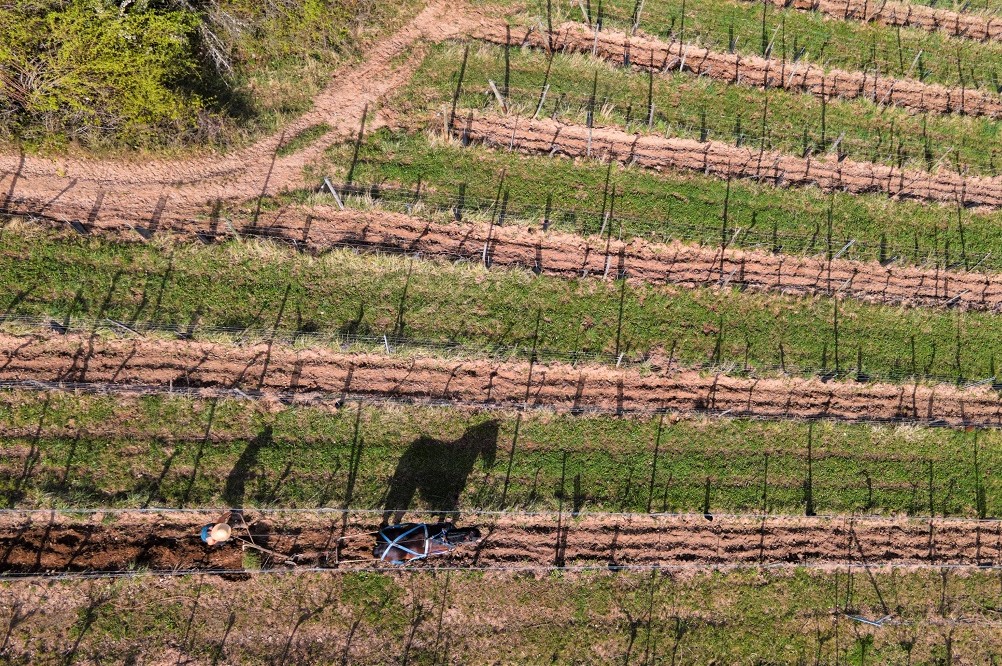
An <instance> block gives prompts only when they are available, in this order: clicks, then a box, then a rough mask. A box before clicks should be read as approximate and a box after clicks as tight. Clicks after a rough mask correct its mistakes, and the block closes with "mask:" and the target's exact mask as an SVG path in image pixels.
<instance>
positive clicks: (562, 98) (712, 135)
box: [460, 69, 999, 176]
mask: <svg viewBox="0 0 1002 666" xmlns="http://www.w3.org/2000/svg"><path fill="white" fill-rule="evenodd" d="M512 71H513V72H516V73H517V72H518V71H519V70H517V69H512ZM523 71H524V72H525V73H535V72H534V70H523ZM596 80H597V79H596ZM554 87H555V84H547V86H546V90H547V94H546V95H543V94H542V93H543V90H541V89H537V88H527V87H517V86H509V87H508V88H507V89H506V90H507V95H505V93H502V96H503V97H502V99H503V101H504V105H503V108H504V110H505V111H506V112H514V111H516V110H517V111H519V112H520V113H523V114H525V115H526V116H532V117H549V118H551V119H554V120H556V119H559V118H562V117H567V116H580V117H587V116H588V115H589V114H591V115H592V117H598V116H602V117H605V118H608V119H611V120H613V121H614V122H616V123H622V124H623V125H625V130H624V131H626V132H630V131H631V130H632V131H635V132H640V133H647V134H658V133H663V134H665V135H667V136H675V137H680V138H690V139H699V140H700V141H704V142H705V141H708V140H716V141H720V142H723V143H734V144H735V145H736V146H739V147H740V146H745V145H749V146H755V147H764V148H765V149H766V150H779V151H783V152H791V153H796V154H800V155H803V156H807V155H823V154H825V153H829V154H831V155H833V156H838V157H839V158H840V159H843V158H845V157H847V156H848V157H853V158H856V159H859V160H863V161H871V162H875V163H882V164H888V165H894V166H895V167H899V168H900V167H902V166H905V167H907V168H915V169H920V170H924V171H926V172H928V173H931V172H932V171H933V170H935V169H937V168H939V167H940V166H943V165H947V166H949V167H951V168H952V169H953V170H955V171H957V172H958V173H960V172H965V171H971V170H970V166H971V165H970V164H969V163H968V161H965V160H964V159H963V158H964V156H965V153H964V152H962V151H966V157H967V158H968V160H969V159H974V160H978V165H977V168H976V169H975V170H973V172H971V175H990V176H997V175H998V166H999V155H998V151H997V148H993V149H992V150H990V151H989V150H986V149H985V147H984V146H981V147H980V148H972V147H970V146H968V145H966V142H965V143H964V144H961V145H951V146H946V147H939V146H935V147H934V146H933V144H932V141H931V140H930V139H928V138H926V139H924V140H923V138H922V137H914V136H911V135H908V134H904V133H902V132H901V131H900V130H895V129H894V128H893V127H892V128H889V129H887V130H872V131H871V132H870V133H869V134H865V133H864V132H862V131H860V130H859V129H858V128H856V127H853V126H852V125H842V126H840V125H836V124H835V123H834V122H831V121H828V123H826V124H822V123H821V121H818V125H817V126H815V127H808V126H807V125H804V124H803V123H791V122H784V121H783V115H784V114H785V112H784V111H782V110H780V111H779V112H775V111H773V112H772V113H771V114H770V110H769V107H768V105H766V106H760V107H759V108H757V109H749V110H748V112H747V113H739V114H725V113H721V112H719V111H707V109H706V108H705V106H704V107H703V108H700V109H694V108H691V107H687V106H684V105H681V104H679V105H677V106H674V107H673V108H671V109H663V108H661V106H658V105H656V104H654V103H653V102H649V101H648V100H643V99H629V98H626V97H624V96H623V95H622V94H617V93H616V92H615V91H612V92H610V91H608V90H603V91H602V95H601V96H589V95H584V94H574V93H568V92H567V91H560V90H556V89H554ZM470 88H474V89H472V90H471V89H470ZM460 100H461V101H463V102H467V101H468V102H469V103H471V104H470V105H471V106H473V105H475V106H476V107H478V108H481V109H486V108H496V107H498V106H500V105H501V102H499V101H498V97H497V95H496V94H495V93H494V91H493V90H491V89H490V87H489V84H488V83H486V82H485V83H484V87H483V88H477V87H476V86H468V87H467V89H466V90H464V91H463V92H462V93H461V95H460ZM649 104H650V105H649ZM777 116H778V118H779V119H778V120H777ZM724 126H726V129H724ZM951 158H952V159H951ZM950 162H953V164H950Z"/></svg>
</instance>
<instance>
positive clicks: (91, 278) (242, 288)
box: [0, 229, 1002, 381]
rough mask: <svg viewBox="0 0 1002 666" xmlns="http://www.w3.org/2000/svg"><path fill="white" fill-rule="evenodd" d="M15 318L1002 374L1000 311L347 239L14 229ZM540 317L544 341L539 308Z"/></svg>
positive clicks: (952, 374) (8, 249)
mask: <svg viewBox="0 0 1002 666" xmlns="http://www.w3.org/2000/svg"><path fill="white" fill-rule="evenodd" d="M0 289H3V290H5V293H7V294H9V298H8V299H6V300H5V301H4V302H0V308H2V312H3V313H4V314H5V316H6V317H11V316H16V315H25V316H51V317H52V318H53V319H55V320H57V321H59V322H62V323H63V324H64V325H65V324H71V323H72V320H73V319H74V318H76V317H80V318H85V319H104V318H110V319H113V320H116V321H119V322H125V323H137V322H138V323H142V322H156V323H158V324H170V325H175V326H178V327H181V328H182V329H184V328H188V327H191V326H194V327H195V328H196V329H197V327H198V326H203V327H225V328H230V329H236V330H238V331H239V330H242V329H244V328H255V329H269V328H273V329H276V330H280V331H286V332H288V331H293V332H296V331H298V332H342V333H355V334H366V335H383V334H386V335H395V336H408V337H412V338H420V339H424V340H429V341H437V342H450V343H463V344H468V345H471V346H474V347H480V348H482V349H484V352H485V353H489V348H490V347H491V346H493V345H501V346H506V347H513V346H515V345H519V346H521V347H523V348H524V349H525V350H526V351H525V353H526V354H528V350H529V349H530V348H532V347H533V346H534V342H535V346H536V347H538V348H540V349H545V350H547V351H548V352H556V353H564V354H576V353H587V354H593V353H603V354H610V355H615V356H619V355H620V354H622V355H623V356H624V357H625V358H627V359H642V358H644V357H646V355H648V354H652V353H656V354H659V355H663V356H664V357H665V360H667V359H668V358H669V357H670V358H674V359H675V360H677V361H678V362H680V363H683V364H708V365H710V366H714V367H718V366H721V365H728V366H730V367H731V368H732V370H733V371H743V370H745V369H749V370H750V369H755V368H762V369H766V368H779V367H783V368H788V369H790V370H791V371H792V370H798V371H808V372H812V371H823V372H828V371H832V370H834V371H837V372H841V373H846V372H850V371H852V372H855V373H856V374H858V375H859V376H860V378H861V379H862V378H864V376H867V377H882V378H883V377H887V378H902V377H910V376H914V375H920V376H926V377H938V378H943V379H948V380H950V381H953V380H958V381H960V380H962V379H966V378H976V379H980V378H986V377H994V376H995V374H996V368H995V365H996V362H995V351H996V350H997V349H999V348H1000V346H1002V327H999V326H998V325H997V316H995V315H993V314H990V313H981V312H967V313H964V312H959V311H958V312H951V311H943V310H931V309H930V310H922V309H907V308H897V307H888V306H877V305H870V304H865V303H859V302H852V301H844V302H843V301H840V302H838V304H837V305H836V301H835V300H833V299H831V298H820V297H818V298H810V299H802V298H794V297H789V296H784V295H779V294H754V293H742V292H740V291H736V290H724V291H717V290H711V289H679V288H675V287H672V286H653V285H647V284H638V285H632V284H627V283H626V282H624V281H619V282H613V281H602V280H598V279H594V278H581V279H576V280H562V279H559V278H552V277H547V276H535V275H533V274H532V273H530V272H528V271H520V270H490V271H488V270H486V269H483V268H482V267H478V266H469V265H448V264H442V263H440V262H432V261H423V260H414V259H410V258H404V257H399V256H373V255H369V256H359V255H356V254H354V253H352V252H350V251H346V250H339V251H334V252H331V253H329V254H325V255H323V256H320V257H313V256H309V255H303V254H297V253H296V252H295V251H293V250H292V249H290V248H286V247H282V246H277V245H274V244H270V243H267V242H252V241H232V242H229V243H226V244H221V245H213V246H199V245H190V244H189V245H186V244H171V243H170V241H169V240H165V241H164V242H162V243H160V244H151V245H139V244H130V243H123V244H120V243H113V242H109V241H105V240H102V239H99V238H96V237H92V238H84V237H70V238H64V239H59V238H56V237H53V236H52V235H51V234H48V233H45V232H42V231H38V230H35V229H28V230H26V232H25V233H19V234H15V233H7V234H4V235H3V237H2V238H0ZM537 312H540V313H542V314H541V318H540V324H539V330H538V338H537V337H536V336H537V333H536V313H537Z"/></svg>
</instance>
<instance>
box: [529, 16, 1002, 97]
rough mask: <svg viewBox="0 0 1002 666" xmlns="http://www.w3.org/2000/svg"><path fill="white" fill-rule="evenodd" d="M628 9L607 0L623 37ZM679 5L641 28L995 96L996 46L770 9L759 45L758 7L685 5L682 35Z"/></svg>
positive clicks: (1000, 57)
mask: <svg viewBox="0 0 1002 666" xmlns="http://www.w3.org/2000/svg"><path fill="white" fill-rule="evenodd" d="M553 5H554V21H553V22H554V25H557V24H558V23H559V22H560V21H563V20H573V21H584V17H583V15H582V12H581V10H580V9H579V8H578V7H576V6H572V5H571V3H570V2H569V0H558V1H557V2H554V3H553ZM634 6H635V2H634V0H606V1H605V2H604V3H603V14H604V21H603V24H604V25H605V26H607V27H614V28H617V29H626V30H627V31H628V30H629V29H630V28H631V27H632V25H633V20H632V16H633V9H634ZM682 6H683V0H665V1H664V2H656V3H652V2H648V3H646V4H645V5H644V11H643V13H642V15H641V20H640V28H641V29H642V30H644V31H645V32H647V33H648V34H652V35H655V36H658V37H661V38H672V39H676V40H677V39H684V41H685V42H693V41H698V42H699V43H700V44H701V45H703V46H708V47H710V48H713V49H716V50H720V51H725V50H727V49H728V47H729V45H730V43H731V34H732V33H731V31H733V39H734V41H735V44H736V52H737V53H741V54H748V55H762V54H763V52H765V50H766V49H767V48H768V47H769V45H770V44H771V51H770V53H771V55H772V56H773V57H775V58H782V57H784V54H785V57H786V59H787V60H793V59H795V54H798V53H802V55H801V56H800V60H801V61H802V62H813V63H817V64H823V65H824V66H826V67H828V68H838V69H844V70H850V71H856V70H866V71H868V72H872V71H873V70H874V68H875V67H876V68H878V69H879V72H880V75H881V76H909V75H910V76H911V77H912V78H916V79H921V80H923V81H925V82H927V83H941V84H944V85H951V86H954V85H956V86H959V85H964V86H966V87H967V88H974V87H981V88H984V89H987V90H996V85H997V84H998V82H999V77H1000V76H1002V44H999V43H997V42H989V43H981V42H976V41H974V40H965V39H953V38H950V37H947V36H945V35H943V34H939V33H931V32H927V31H925V30H917V29H902V30H900V32H899V31H898V30H896V29H895V28H891V27H888V26H884V25H879V24H876V23H872V24H865V23H863V22H861V21H841V20H837V19H830V18H827V17H825V16H824V15H822V14H820V13H817V12H803V11H797V10H794V9H778V8H775V7H773V6H772V5H771V3H770V4H769V5H768V7H767V13H766V25H765V39H764V42H765V43H764V44H763V31H762V8H763V6H764V5H763V4H762V3H756V2H737V1H731V0H706V1H700V2H694V1H693V0H686V1H685V21H684V23H685V32H684V35H683V34H682V27H683V26H682V23H683V21H682ZM591 7H592V11H593V13H594V14H595V16H593V17H592V20H593V21H594V19H595V18H596V16H597V11H598V10H597V7H598V3H597V2H591ZM527 14H528V17H529V18H530V20H541V21H542V22H543V23H542V25H546V23H545V21H546V18H545V17H546V3H545V2H542V1H541V0H535V1H534V2H532V3H530V4H529V5H528V8H527ZM899 35H900V47H901V48H900V49H899V48H898V39H899ZM763 47H765V48H763ZM920 52H921V57H919V53H920ZM958 56H959V68H958ZM913 63H914V66H913ZM958 69H959V71H958Z"/></svg>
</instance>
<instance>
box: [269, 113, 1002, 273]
mask: <svg viewBox="0 0 1002 666" xmlns="http://www.w3.org/2000/svg"><path fill="white" fill-rule="evenodd" d="M352 155H353V146H352V145H349V144H343V145H340V146H336V147H334V148H332V149H331V150H330V151H328V153H327V155H326V157H325V159H324V160H323V161H321V162H320V163H319V164H316V165H314V166H313V167H312V168H311V169H310V170H309V172H308V174H307V178H308V179H310V180H315V181H316V182H322V179H323V177H325V176H329V177H331V178H333V179H339V178H343V177H344V175H345V174H346V173H347V170H348V166H349V164H350V163H351V161H352ZM502 175H503V176H504V178H503V181H502V178H501V177H502ZM607 179H608V183H609V184H608V186H606V181H607ZM354 182H355V184H356V185H362V184H376V185H388V186H394V187H402V188H409V189H410V190H411V192H410V193H402V196H403V197H404V198H405V199H406V201H405V203H410V202H412V201H413V200H414V199H417V200H418V201H424V202H426V203H428V204H430V205H433V206H444V207H445V208H447V209H448V208H452V207H454V206H456V205H457V200H458V199H462V201H463V204H462V205H463V207H464V210H465V211H466V212H467V214H469V213H470V212H473V211H477V210H479V211H480V212H482V213H485V214H487V215H491V216H494V217H495V218H496V217H497V214H498V210H499V202H500V199H501V197H500V196H499V191H500V192H501V194H507V206H506V212H507V215H508V217H509V218H512V219H513V220H518V219H522V220H525V219H529V220H531V221H532V222H533V223H534V224H538V223H539V222H540V221H541V220H542V219H543V217H544V215H547V212H548V215H547V216H548V219H549V220H550V222H551V225H552V226H553V228H556V229H560V230H562V231H568V232H571V233H580V234H597V233H599V231H600V230H601V229H602V227H603V220H604V219H605V214H608V213H611V220H612V230H613V233H614V234H616V235H617V236H618V237H622V238H633V237H639V238H646V239H649V240H654V241H664V240H670V239H679V240H684V241H688V242H697V243H701V244H709V245H719V244H720V242H721V231H722V229H723V228H724V226H725V224H724V213H725V209H726V213H727V221H726V229H728V230H729V234H728V244H729V246H731V247H750V248H760V249H766V250H770V251H774V252H783V253H786V254H794V255H795V254H808V255H811V254H821V253H826V252H827V250H828V243H829V237H830V238H831V246H832V253H835V252H837V251H838V250H839V249H840V248H842V247H843V246H844V245H845V244H846V243H848V242H849V241H850V240H854V241H855V243H854V244H853V245H851V246H850V247H849V248H848V249H847V251H846V253H845V254H843V255H842V256H843V258H851V259H859V260H862V261H879V260H884V261H886V260H892V259H893V260H897V261H901V262H905V263H914V264H926V265H928V266H929V267H930V268H931V267H934V266H939V267H941V268H942V267H945V266H951V267H953V268H954V269H957V268H963V267H965V266H966V267H968V268H972V269H976V270H981V271H986V270H995V269H999V268H1002V255H1000V252H999V248H1000V247H1002V212H997V211H996V212H992V213H976V212H972V211H966V210H958V209H956V208H955V207H952V206H941V205H935V204H933V205H929V204H921V203H915V202H905V201H893V200H890V199H888V198H887V197H885V196H882V195H861V196H854V195H851V194H845V193H831V194H826V193H824V192H822V191H821V190H820V189H818V188H814V187H809V188H775V187H772V186H769V185H759V184H756V183H754V182H752V181H738V180H735V181H731V183H730V184H728V183H727V182H725V181H723V180H721V179H719V178H713V177H708V176H703V175H701V174H695V173H689V174H680V173H663V174H657V173H652V172H650V171H646V170H644V169H641V168H638V167H622V166H619V165H616V166H614V167H613V168H611V169H610V168H609V167H608V166H607V165H605V164H602V163H600V162H599V161H597V160H596V161H587V160H582V161H572V160H567V159H561V158H550V157H532V156H522V155H517V154H510V153H506V152H504V151H493V150H488V149H485V148H483V147H479V146H477V147H469V148H463V147H461V146H459V144H458V143H455V142H451V141H443V140H441V139H439V138H437V137H434V136H428V135H425V134H416V135H412V134H403V133H394V132H390V131H386V130H383V131H379V132H376V133H374V134H373V135H371V136H370V137H368V138H367V139H366V140H365V141H364V142H363V143H362V145H361V147H360V150H359V157H358V162H357V163H356V165H355V171H354ZM613 187H615V199H614V202H615V203H614V205H612V206H610V205H609V201H610V198H611V196H612V194H613V192H612V190H613ZM389 194H391V193H387V195H388V196H389ZM288 200H294V201H312V200H313V199H312V198H311V195H310V194H308V193H306V192H299V193H294V194H292V195H290V196H289V197H288ZM281 201H282V200H277V201H273V202H271V205H276V206H277V205H280V204H281ZM603 201H604V202H605V204H606V205H605V206H603ZM725 204H726V205H725ZM603 208H604V210H603ZM829 224H830V234H829ZM607 230H608V227H607ZM738 230H740V231H739V232H738ZM735 232H738V233H735ZM731 235H733V237H730V236H731Z"/></svg>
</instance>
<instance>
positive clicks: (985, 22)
mask: <svg viewBox="0 0 1002 666" xmlns="http://www.w3.org/2000/svg"><path fill="white" fill-rule="evenodd" d="M769 1H770V2H771V3H772V5H773V6H775V7H783V8H793V9H799V10H801V11H815V12H820V13H822V14H825V15H826V16H831V17H832V18H837V19H843V20H855V21H862V22H864V23H880V24H881V25H889V26H901V27H902V28H919V29H921V30H928V31H929V32H944V33H946V34H948V35H950V36H952V37H964V38H967V39H974V40H978V41H982V42H984V41H988V40H992V39H1002V19H998V18H994V17H991V16H983V15H981V14H973V13H970V12H955V11H953V10H950V9H939V8H937V7H926V6H924V5H916V4H913V3H910V2H893V0H892V1H888V0H769ZM746 2H756V3H757V2H758V0H746Z"/></svg>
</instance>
